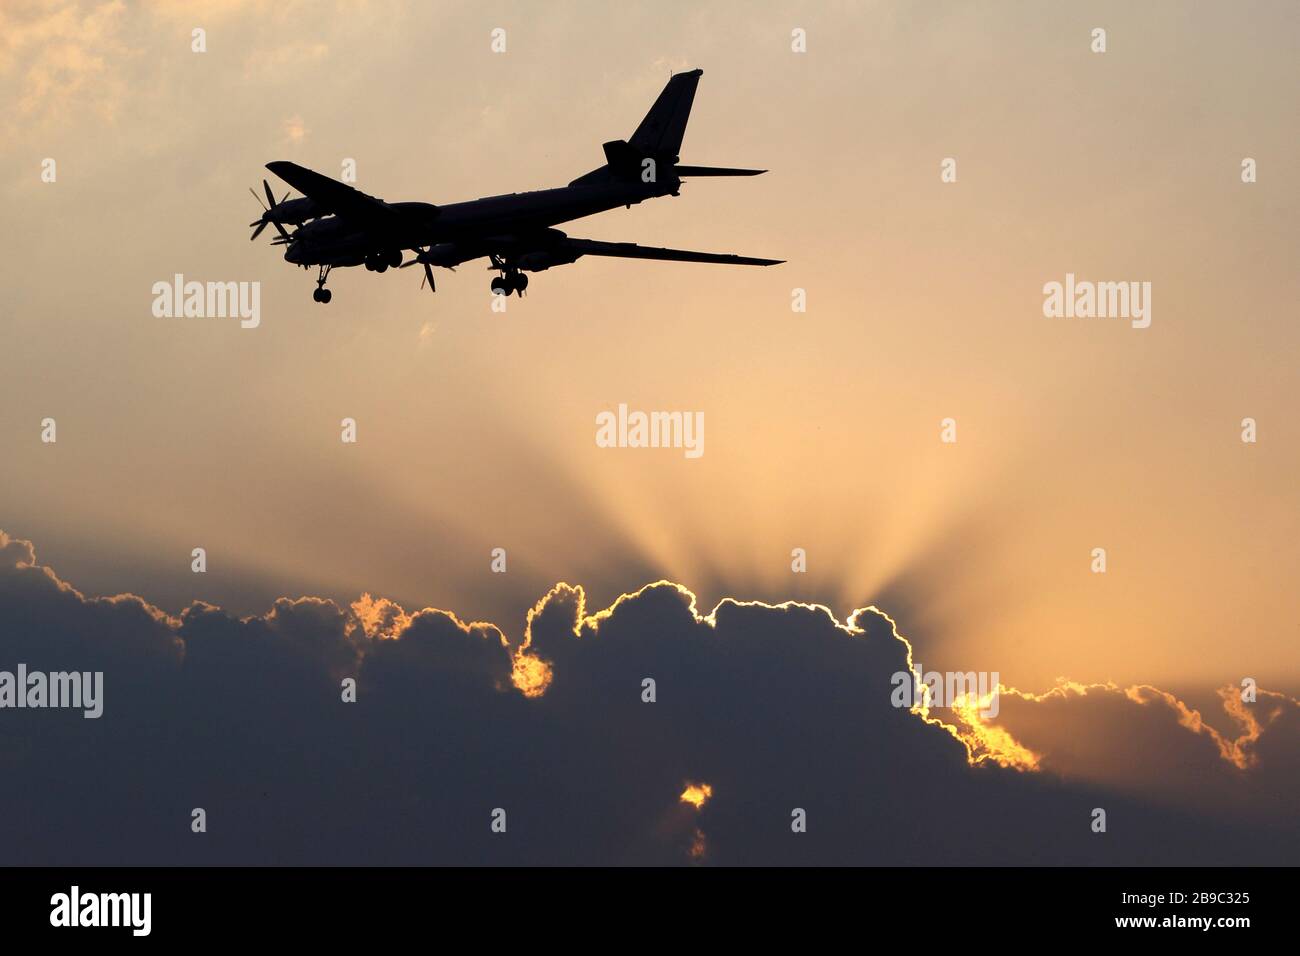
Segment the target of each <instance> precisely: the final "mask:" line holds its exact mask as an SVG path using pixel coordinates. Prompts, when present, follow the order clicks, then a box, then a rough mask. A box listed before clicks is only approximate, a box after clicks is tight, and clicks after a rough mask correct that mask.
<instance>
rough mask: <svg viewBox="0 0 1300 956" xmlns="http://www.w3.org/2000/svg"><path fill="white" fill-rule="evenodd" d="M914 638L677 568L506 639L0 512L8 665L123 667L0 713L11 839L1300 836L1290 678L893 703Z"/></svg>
mask: <svg viewBox="0 0 1300 956" xmlns="http://www.w3.org/2000/svg"><path fill="white" fill-rule="evenodd" d="M910 654H911V648H910V646H909V644H908V643H907V641H906V640H905V639H904V638H903V637H902V636H900V634H899V633H898V629H897V628H896V626H895V624H894V622H893V621H891V620H890V619H889V617H888V616H887V615H885V614H884V613H882V612H880V611H878V610H875V609H863V610H858V611H855V612H854V613H853V614H852V615H851V616H850V617H849V618H847V619H846V620H845V621H844V622H843V623H841V622H839V621H837V620H836V619H835V617H834V616H833V615H832V614H831V612H830V611H829V610H827V609H825V608H822V607H817V606H812V605H804V604H796V603H788V604H783V605H777V606H772V605H767V604H759V603H748V602H740V601H734V600H725V601H723V602H721V603H720V604H719V605H718V606H717V607H716V608H714V609H713V610H712V611H711V612H709V613H708V614H702V613H701V612H700V611H699V610H698V609H697V607H696V604H695V598H694V596H693V595H692V594H691V592H690V591H688V590H687V589H686V588H684V587H682V586H681V585H678V584H672V583H669V582H659V583H656V584H652V585H648V586H646V587H644V588H642V589H641V590H639V591H637V592H635V593H633V594H625V595H623V596H622V597H620V598H619V599H618V601H616V602H615V603H614V604H613V605H612V606H610V607H608V608H605V609H603V610H599V611H595V612H592V611H589V610H588V609H587V608H586V606H585V597H584V592H583V591H582V589H581V588H579V587H573V586H569V585H565V584H560V585H557V586H556V587H555V588H554V589H552V590H551V591H550V593H548V594H547V595H545V596H544V597H543V598H542V599H541V600H540V601H539V602H538V604H537V605H536V607H535V608H534V609H533V611H532V612H531V613H530V614H529V615H528V617H527V620H526V621H525V622H524V629H523V632H522V633H521V634H519V635H518V636H517V637H516V638H515V639H513V640H512V639H511V638H510V637H509V636H508V635H507V634H506V632H504V631H502V630H501V629H499V628H498V627H496V626H495V625H493V624H488V623H482V622H465V621H462V620H460V619H459V618H458V617H457V616H456V615H454V614H452V613H450V612H448V611H443V610H435V609H424V610H421V611H417V612H408V611H406V610H405V609H403V608H401V607H399V606H398V605H396V604H394V603H393V602H391V601H388V600H385V599H383V598H375V597H372V596H370V595H364V596H362V597H361V598H360V599H359V600H357V601H356V602H354V603H353V604H352V605H351V606H349V607H341V606H339V605H337V604H336V603H334V602H332V601H329V600H324V599H320V598H314V597H302V598H298V599H289V598H281V599H279V600H277V601H275V602H274V604H273V605H272V607H271V608H270V609H269V610H268V611H267V612H266V613H264V614H260V615H256V616H252V617H246V618H237V617H234V616H232V615H230V614H228V613H226V612H224V611H223V610H221V609H220V608H217V607H214V606H212V605H208V604H204V603H200V602H196V603H194V604H192V605H191V606H190V607H188V608H186V609H185V610H184V611H182V612H181V613H180V614H179V615H178V616H173V615H170V614H168V613H166V612H164V611H162V610H160V609H158V608H156V607H153V606H152V605H150V604H149V603H148V602H147V601H145V600H143V599H142V598H139V597H136V596H133V595H119V596H116V597H107V598H104V597H89V596H87V595H84V594H82V593H80V592H79V591H77V590H76V589H75V588H73V587H72V586H71V585H69V584H67V583H66V582H63V581H61V580H60V579H59V578H58V577H57V575H56V574H55V573H54V572H53V571H52V570H51V569H49V568H47V567H42V566H41V565H40V564H39V563H38V562H37V559H36V554H35V550H34V548H33V547H32V545H31V543H30V542H27V541H23V540H20V539H16V538H11V537H9V536H8V535H5V534H4V533H3V532H0V669H11V668H12V666H13V665H14V664H16V663H18V662H22V663H25V664H27V665H28V667H29V668H32V669H42V670H47V671H55V670H65V669H66V670H81V671H86V670H102V671H103V672H104V713H103V716H102V717H101V718H100V719H98V720H94V721H87V720H83V719H82V718H81V715H80V713H78V712H63V711H50V710H41V711H34V710H3V711H0V772H2V773H3V774H4V775H5V779H6V780H7V781H10V782H11V785H10V786H7V787H5V788H4V791H3V795H0V845H3V846H5V847H6V848H7V858H8V862H12V863H20V864H167V863H176V864H213V863H231V864H234V863H240V864H363V863H380V864H389V863H391V864H435V863H461V864H489V863H497V864H569V863H576V864H588V863H591V864H597V863H598V864H677V863H715V864H778V863H809V864H814V863H833V864H915V865H928V864H986V863H992V864H1002V863H1007V864H1014V863H1020V864H1028V863H1095V864H1112V863H1113V864H1119V863H1123V864H1134V863H1152V864H1155V863H1169V864H1182V863H1234V864H1241V863H1287V862H1291V863H1293V862H1294V861H1295V860H1296V859H1297V849H1298V848H1300V840H1298V838H1297V835H1296V833H1295V828H1294V826H1293V823H1292V814H1291V812H1290V807H1289V800H1290V797H1289V796H1288V795H1289V794H1291V793H1294V788H1295V784H1296V783H1297V767H1300V761H1297V759H1296V758H1297V737H1298V735H1297V704H1296V701H1295V700H1293V699H1292V698H1289V697H1286V696H1284V695H1280V694H1274V693H1270V692H1267V691H1261V692H1260V694H1259V697H1258V700H1257V701H1256V702H1255V703H1253V704H1244V703H1242V702H1241V701H1240V699H1239V697H1238V696H1237V695H1236V693H1235V692H1233V691H1230V690H1229V691H1225V692H1224V696H1223V700H1224V702H1225V705H1226V709H1225V712H1224V714H1222V715H1219V716H1218V719H1217V720H1216V723H1217V724H1218V729H1215V728H1212V727H1210V726H1208V725H1207V724H1206V722H1205V721H1204V720H1202V718H1201V716H1200V715H1199V714H1198V713H1196V712H1195V711H1193V710H1191V709H1190V708H1188V707H1187V706H1186V705H1185V704H1184V703H1183V702H1182V701H1180V700H1178V699H1177V698H1176V697H1174V696H1172V695H1170V694H1167V693H1165V692H1163V691H1160V690H1158V689H1156V688H1154V687H1135V688H1127V689H1122V688H1118V687H1114V686H1111V685H1093V686H1089V687H1083V686H1080V685H1069V684H1062V685H1061V686H1060V687H1057V688H1054V689H1052V690H1050V691H1048V692H1046V693H1044V694H1037V695H1036V694H1031V693H1026V692H1021V691H1017V690H1013V689H1004V691H1003V699H1002V706H1001V713H1000V714H999V716H998V718H997V719H996V720H995V721H991V722H990V721H984V720H981V719H979V718H978V717H977V716H975V715H974V713H973V711H972V712H970V713H966V712H954V711H951V710H945V711H940V710H932V711H930V712H929V713H928V714H925V713H920V712H913V711H910V710H906V709H899V708H896V707H894V706H892V704H891V703H890V691H891V690H892V685H891V680H890V679H891V675H893V674H894V673H896V672H897V671H899V670H900V669H906V668H908V667H909V666H910ZM348 680H354V681H355V682H356V701H355V702H345V701H344V699H343V697H344V696H345V694H344V691H343V687H344V684H345V682H346V681H348ZM647 681H653V685H649V684H647ZM651 686H653V697H654V700H653V702H647V697H648V696H649V692H648V690H647V688H649V687H651ZM1225 727H1227V728H1232V729H1231V730H1225V729H1223V728H1225ZM706 788H707V789H706ZM706 792H707V798H705V797H702V795H703V794H705V793H706ZM688 796H689V797H690V799H687V797H688ZM200 807H201V808H203V810H204V811H205V813H206V818H207V832H205V833H195V832H192V830H191V811H192V810H193V809H194V808H200ZM1096 808H1102V809H1104V810H1105V811H1106V820H1107V829H1106V832H1104V833H1096V832H1093V828H1092V822H1093V819H1094V810H1095V809H1096ZM502 811H503V812H502ZM800 819H801V820H802V830H800V829H799V828H798V827H797V826H796V821H799V820H800ZM501 827H504V832H500V830H501Z"/></svg>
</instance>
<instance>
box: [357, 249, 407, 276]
mask: <svg viewBox="0 0 1300 956" xmlns="http://www.w3.org/2000/svg"><path fill="white" fill-rule="evenodd" d="M365 264H366V271H367V272H387V271H388V270H389V269H396V268H397V267H398V266H400V265H401V264H402V250H401V249H390V250H389V251H387V252H383V251H380V252H372V253H371V254H370V255H368V256H366V259H365Z"/></svg>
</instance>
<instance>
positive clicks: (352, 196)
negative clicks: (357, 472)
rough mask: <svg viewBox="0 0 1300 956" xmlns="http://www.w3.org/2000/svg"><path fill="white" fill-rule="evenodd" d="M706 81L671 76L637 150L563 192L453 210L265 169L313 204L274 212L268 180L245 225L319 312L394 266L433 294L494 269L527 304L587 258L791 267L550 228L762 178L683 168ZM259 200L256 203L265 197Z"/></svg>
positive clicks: (615, 156) (615, 148)
mask: <svg viewBox="0 0 1300 956" xmlns="http://www.w3.org/2000/svg"><path fill="white" fill-rule="evenodd" d="M702 72H703V71H702V70H692V71H691V72H689V73H678V74H676V75H674V76H673V77H671V78H670V79H669V80H668V85H667V86H665V87H664V89H663V92H661V93H660V94H659V98H658V99H656V100H655V103H654V106H652V107H651V108H650V112H649V113H647V114H646V116H645V119H643V120H642V121H641V124H640V125H639V126H638V127H637V128H636V132H635V133H633V134H632V137H631V139H628V140H615V141H614V142H610V143H606V144H605V145H604V149H605V165H603V166H601V167H599V168H598V169H594V170H592V171H591V172H589V173H587V174H586V175H583V176H579V177H578V178H577V179H575V180H574V181H573V182H571V183H569V185H567V186H561V187H559V188H557V189H541V190H537V191H534V192H526V193H511V194H509V195H505V196H490V197H488V198H486V199H475V200H471V201H470V202H461V203H452V204H450V205H445V206H435V205H432V204H430V203H423V202H395V203H388V202H384V201H383V200H382V199H376V198H374V197H373V196H367V195H366V194H365V193H363V192H360V191H359V190H357V189H354V188H352V187H351V186H347V185H344V184H343V183H341V182H338V181H337V180H333V179H330V178H329V177H328V176H322V175H321V174H320V173H317V172H313V171H312V170H310V169H306V168H304V167H302V166H299V165H297V164H296V163H290V162H283V161H282V162H275V163H267V165H266V168H267V169H269V170H271V172H273V173H275V174H276V175H277V176H279V177H280V178H281V179H283V180H284V181H285V182H286V183H288V184H289V185H290V186H292V187H293V188H294V189H297V190H298V191H299V192H301V193H302V194H303V196H304V197H305V198H302V199H289V197H288V194H286V195H285V198H284V199H281V200H280V201H278V202H277V201H276V199H275V194H274V193H272V191H271V186H270V184H269V183H267V182H266V180H263V181H262V187H263V188H264V189H265V191H266V198H267V201H268V203H269V205H268V206H265V207H264V212H263V213H262V216H261V218H260V219H258V220H257V221H256V222H253V223H250V224H249V225H251V226H253V227H255V228H254V229H253V235H252V238H253V239H256V238H257V237H258V236H259V235H260V234H261V232H262V230H263V229H265V228H266V227H267V226H268V225H271V226H274V227H275V230H276V232H277V233H278V234H279V235H278V238H276V239H274V240H273V244H274V245H283V246H285V247H286V249H285V253H284V258H285V261H287V262H292V263H293V264H294V265H300V266H302V267H303V268H304V269H305V268H309V267H311V266H316V267H318V268H319V270H320V271H319V277H318V278H317V280H316V290H315V292H314V293H313V295H312V297H313V298H314V299H315V300H316V301H317V302H329V301H330V299H331V297H332V295H331V293H330V290H329V289H327V288H325V281H326V280H327V279H328V278H329V274H330V270H331V269H333V268H334V267H336V266H358V265H364V266H365V267H366V268H367V269H368V270H370V271H372V272H384V271H386V270H388V269H389V268H390V267H401V268H406V267H408V266H413V265H417V264H418V265H421V266H423V267H424V276H425V279H424V282H427V283H428V285H429V289H430V290H431V291H433V290H434V289H435V287H434V281H433V267H434V266H438V267H439V268H445V269H454V268H455V267H456V266H458V265H460V264H461V263H462V262H468V261H470V260H472V259H480V258H487V259H488V262H489V265H488V268H489V269H492V270H495V271H496V272H497V273H498V275H497V276H496V277H495V278H494V279H493V280H492V291H493V292H494V293H496V294H498V295H509V294H510V293H512V292H515V293H518V294H519V295H521V296H522V295H523V294H524V290H525V289H527V288H528V275H527V273H529V272H542V271H544V270H546V269H549V268H551V267H552V266H559V265H566V264H568V263H571V262H576V261H577V260H578V259H580V258H581V257H582V256H617V257H621V258H627V259H668V260H673V261H677V262H713V263H726V264H731V265H745V266H771V265H777V264H778V263H780V262H783V261H784V260H782V259H755V258H751V257H749V256H735V255H728V254H722V253H713V252H691V251H689V250H685V249H660V248H656V247H653V246H638V245H636V244H635V243H631V242H600V241H597V240H594V239H577V238H572V237H570V236H567V235H565V234H564V233H563V232H561V231H560V230H558V229H555V228H554V226H555V225H556V224H557V223H562V222H569V221H570V220H573V219H581V218H582V217H584V216H590V215H594V214H595V213H598V212H604V211H606V210H609V209H615V208H617V207H619V206H627V207H629V208H631V206H632V205H633V204H634V203H639V202H642V201H644V200H646V199H654V198H657V197H659V196H676V195H678V192H679V190H680V189H681V185H682V179H683V178H684V177H692V176H757V175H758V174H759V173H762V172H765V171H766V170H762V169H731V168H726V167H717V166H684V165H681V164H680V163H679V161H678V160H679V158H680V157H679V156H678V155H677V154H678V152H679V151H680V150H681V145H682V136H683V135H684V134H685V132H686V121H687V119H688V118H689V117H690V112H691V105H692V103H693V102H694V100H695V88H696V86H697V85H698V84H699V81H700V75H701V73H702ZM253 195H254V197H257V193H253ZM258 202H261V199H260V197H258ZM286 226H291V227H293V231H292V232H290V231H288V230H287V229H286V228H285V227H286ZM404 250H410V251H411V252H413V253H414V257H413V258H412V259H410V260H408V261H406V262H403V261H402V259H403V251H404ZM424 282H422V283H421V284H420V287H421V288H423V287H424Z"/></svg>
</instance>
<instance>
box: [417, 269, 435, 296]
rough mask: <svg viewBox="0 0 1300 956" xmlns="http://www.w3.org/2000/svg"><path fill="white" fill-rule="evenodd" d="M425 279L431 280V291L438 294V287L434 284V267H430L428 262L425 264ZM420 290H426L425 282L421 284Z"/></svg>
mask: <svg viewBox="0 0 1300 956" xmlns="http://www.w3.org/2000/svg"><path fill="white" fill-rule="evenodd" d="M424 277H425V278H426V279H428V280H429V291H430V292H437V291H438V287H437V286H436V285H434V284H433V266H431V265H429V263H427V262H426V263H425V264H424ZM420 288H421V289H423V288H424V283H423V282H421V283H420Z"/></svg>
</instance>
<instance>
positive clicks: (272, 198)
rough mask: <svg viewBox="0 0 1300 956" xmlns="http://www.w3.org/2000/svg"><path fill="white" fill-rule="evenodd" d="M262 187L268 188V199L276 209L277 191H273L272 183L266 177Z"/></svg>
mask: <svg viewBox="0 0 1300 956" xmlns="http://www.w3.org/2000/svg"><path fill="white" fill-rule="evenodd" d="M262 188H263V189H265V190H266V201H267V202H269V203H270V204H271V208H272V209H274V208H275V206H276V203H275V193H273V192H271V184H270V183H268V182H267V181H266V180H265V179H263V180H262Z"/></svg>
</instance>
